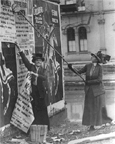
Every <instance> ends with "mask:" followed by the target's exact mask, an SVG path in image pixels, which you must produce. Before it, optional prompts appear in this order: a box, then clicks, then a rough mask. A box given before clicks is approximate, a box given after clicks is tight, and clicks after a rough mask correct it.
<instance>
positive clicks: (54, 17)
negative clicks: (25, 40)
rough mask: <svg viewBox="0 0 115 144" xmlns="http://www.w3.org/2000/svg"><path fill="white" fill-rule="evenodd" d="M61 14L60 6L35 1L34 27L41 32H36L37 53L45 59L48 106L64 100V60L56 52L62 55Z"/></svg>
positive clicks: (41, 0) (40, 0)
mask: <svg viewBox="0 0 115 144" xmlns="http://www.w3.org/2000/svg"><path fill="white" fill-rule="evenodd" d="M59 13H60V11H59V5H58V4H56V3H52V2H48V1H44V0H39V1H34V10H33V14H34V26H35V27H36V29H37V30H38V31H39V32H40V34H39V33H38V32H35V51H36V52H42V53H43V55H44V58H45V62H44V67H45V68H46V71H47V84H46V87H47V94H48V95H47V103H48V105H50V104H53V103H56V102H58V101H60V100H62V99H63V76H62V59H61V57H60V56H59V55H58V54H57V53H56V51H55V49H56V50H57V51H58V52H59V53H60V54H61V33H60V15H59ZM41 35H42V37H41ZM43 37H44V38H43ZM52 47H53V48H52Z"/></svg>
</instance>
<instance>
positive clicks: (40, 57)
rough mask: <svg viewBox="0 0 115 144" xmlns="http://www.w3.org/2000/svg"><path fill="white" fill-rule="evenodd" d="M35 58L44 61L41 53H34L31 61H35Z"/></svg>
mask: <svg viewBox="0 0 115 144" xmlns="http://www.w3.org/2000/svg"><path fill="white" fill-rule="evenodd" d="M37 59H41V60H42V61H44V57H43V55H42V53H34V54H33V56H32V62H33V63H35V61H36V60H37Z"/></svg>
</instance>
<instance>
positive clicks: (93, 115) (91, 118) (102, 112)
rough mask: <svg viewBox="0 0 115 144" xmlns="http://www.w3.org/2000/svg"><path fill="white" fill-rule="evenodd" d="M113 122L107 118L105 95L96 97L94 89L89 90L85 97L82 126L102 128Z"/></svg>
mask: <svg viewBox="0 0 115 144" xmlns="http://www.w3.org/2000/svg"><path fill="white" fill-rule="evenodd" d="M111 121H112V119H111V118H109V117H108V116H107V111H106V107H105V95H99V96H96V97H95V96H94V94H93V90H92V88H89V90H88V92H87V94H86V96H85V102H84V112H83V118H82V124H83V125H87V126H89V125H94V126H100V125H102V124H105V123H109V122H111Z"/></svg>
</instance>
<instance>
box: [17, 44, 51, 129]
mask: <svg viewBox="0 0 115 144" xmlns="http://www.w3.org/2000/svg"><path fill="white" fill-rule="evenodd" d="M17 48H18V51H19V53H20V56H21V58H22V61H23V63H24V64H25V66H26V68H27V69H28V70H29V71H31V74H32V78H31V85H32V93H31V96H32V98H33V100H32V102H31V103H32V108H33V113H34V117H35V120H34V122H33V124H36V125H47V126H48V130H49V129H50V124H49V117H48V111H47V105H46V101H45V96H46V90H45V87H44V84H45V81H46V74H45V70H44V69H43V67H42V62H43V61H44V58H43V57H42V54H41V53H37V54H34V55H33V59H32V62H33V63H34V64H33V63H30V62H29V60H28V59H27V58H26V56H25V54H24V53H23V52H22V51H21V49H20V48H19V46H17Z"/></svg>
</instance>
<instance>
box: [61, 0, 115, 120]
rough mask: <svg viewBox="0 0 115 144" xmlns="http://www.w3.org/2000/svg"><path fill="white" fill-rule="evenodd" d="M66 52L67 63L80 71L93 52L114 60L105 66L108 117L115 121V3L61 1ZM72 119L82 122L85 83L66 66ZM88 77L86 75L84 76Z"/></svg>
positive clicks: (82, 0)
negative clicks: (108, 56)
mask: <svg viewBox="0 0 115 144" xmlns="http://www.w3.org/2000/svg"><path fill="white" fill-rule="evenodd" d="M60 2H61V3H60V8H61V22H62V51H63V56H64V58H65V60H66V61H67V62H68V63H71V64H73V66H74V68H76V69H79V68H81V67H82V66H84V65H85V64H86V63H89V62H90V57H91V56H90V53H96V52H97V51H99V50H101V51H102V53H104V54H109V55H110V56H111V60H110V61H109V62H108V63H107V64H105V65H102V68H103V82H104V86H105V90H106V94H105V96H106V107H107V112H108V115H109V116H110V117H111V118H112V119H115V115H114V112H113V109H114V107H115V1H114V0H61V1H60ZM64 72H65V73H64V74H65V75H64V77H65V98H66V101H67V103H68V105H67V108H68V109H69V110H68V118H69V119H70V120H81V119H82V113H83V107H84V98H85V95H84V83H83V81H82V79H81V78H80V77H79V76H77V75H76V74H74V73H73V72H72V71H71V70H69V69H68V67H67V65H66V63H64ZM82 77H84V75H82ZM73 101H74V103H73Z"/></svg>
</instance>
